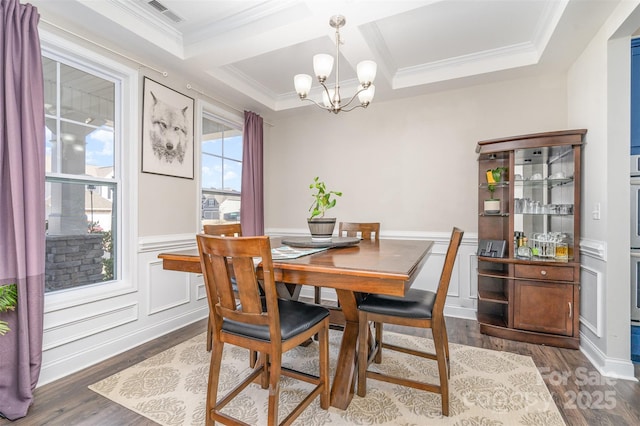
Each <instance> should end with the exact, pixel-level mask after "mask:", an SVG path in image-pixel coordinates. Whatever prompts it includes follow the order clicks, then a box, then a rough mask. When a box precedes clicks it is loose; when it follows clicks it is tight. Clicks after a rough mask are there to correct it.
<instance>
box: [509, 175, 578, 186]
mask: <svg viewBox="0 0 640 426" xmlns="http://www.w3.org/2000/svg"><path fill="white" fill-rule="evenodd" d="M572 183H573V176H572V177H568V178H563V179H552V178H547V179H537V180H531V179H529V180H523V179H517V180H515V181H514V182H513V184H514V185H515V186H516V187H521V186H522V187H533V188H538V187H547V188H554V187H556V186H563V185H569V184H572Z"/></svg>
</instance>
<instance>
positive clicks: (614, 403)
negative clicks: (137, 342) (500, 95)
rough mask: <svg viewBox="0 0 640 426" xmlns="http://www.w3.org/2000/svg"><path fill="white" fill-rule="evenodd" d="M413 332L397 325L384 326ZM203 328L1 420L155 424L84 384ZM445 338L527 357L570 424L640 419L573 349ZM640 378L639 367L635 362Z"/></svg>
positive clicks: (74, 378) (615, 386) (49, 390)
mask: <svg viewBox="0 0 640 426" xmlns="http://www.w3.org/2000/svg"><path fill="white" fill-rule="evenodd" d="M387 329H388V330H391V331H397V332H405V333H408V334H412V335H417V336H429V332H427V331H421V332H419V333H416V332H414V331H415V330H412V329H403V328H401V327H391V326H389V327H388V328H387ZM205 330H206V322H205V321H204V320H202V321H199V322H197V323H195V324H192V325H189V326H187V327H184V328H182V329H180V330H177V331H174V332H172V333H169V334H167V335H166V336H163V337H161V338H159V339H156V340H154V341H152V342H149V343H145V344H143V345H141V346H139V347H137V348H135V349H132V350H130V351H128V352H126V353H124V354H121V355H118V356H115V357H113V358H111V359H109V360H107V361H104V362H101V363H100V364H97V365H95V366H92V367H89V368H87V369H85V370H82V371H80V372H78V373H75V374H72V375H70V376H67V377H65V378H63V379H60V380H58V381H56V382H53V383H50V384H48V385H45V386H42V387H40V388H38V389H36V392H35V402H34V404H33V406H32V407H31V409H30V410H29V414H28V415H27V416H26V417H25V418H23V419H20V420H16V421H13V422H10V421H8V420H6V419H0V425H29V426H33V425H87V426H89V425H90V426H100V425H104V426H113V425H118V426H121V425H155V423H154V422H152V421H150V420H148V419H146V418H144V417H142V416H140V415H138V414H136V413H134V412H133V411H129V410H127V409H126V408H123V407H122V406H120V405H118V404H115V403H113V402H111V401H109V400H108V399H106V398H104V397H102V396H100V395H98V394H97V393H95V392H92V391H90V390H89V389H87V386H89V385H90V384H92V383H95V382H97V381H99V380H102V379H104V378H105V377H108V376H110V375H112V374H114V373H116V372H118V371H120V370H123V369H125V368H127V367H129V366H130V365H133V364H136V363H138V362H140V361H142V360H144V359H146V358H149V357H151V356H153V355H156V354H158V353H160V352H162V351H164V350H166V349H168V348H170V347H172V346H174V345H176V344H178V343H180V342H182V341H184V340H187V339H189V338H191V337H193V336H195V335H197V334H199V333H202V332H204V331H205ZM447 330H448V332H449V340H450V341H451V342H453V343H460V344H464V345H469V346H476V347H482V348H487V349H494V350H501V351H509V352H514V353H518V354H521V355H527V356H530V357H531V358H532V359H533V361H534V362H535V364H536V365H537V366H538V368H539V369H540V371H541V373H542V375H543V377H544V378H545V383H546V384H547V387H548V388H549V391H550V392H551V394H552V395H553V399H554V401H555V402H556V404H557V406H558V408H559V409H560V412H561V413H562V415H563V417H564V419H565V421H566V423H567V424H568V425H616V426H618V425H638V424H640V384H639V383H638V382H632V381H627V380H615V379H607V378H604V377H602V376H601V375H600V374H599V373H598V372H597V370H596V369H595V368H594V367H593V366H592V365H591V363H590V362H589V361H588V360H587V358H586V357H585V356H584V355H583V354H582V353H581V352H580V351H577V350H571V349H559V348H553V347H549V346H538V345H532V344H527V343H520V342H514V341H510V340H503V339H499V338H495V337H490V336H486V335H483V334H480V331H479V326H478V323H477V322H475V321H470V320H464V319H459V318H447ZM635 375H636V377H640V368H639V366H638V365H636V366H635Z"/></svg>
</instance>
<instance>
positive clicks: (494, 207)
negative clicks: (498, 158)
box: [484, 167, 507, 214]
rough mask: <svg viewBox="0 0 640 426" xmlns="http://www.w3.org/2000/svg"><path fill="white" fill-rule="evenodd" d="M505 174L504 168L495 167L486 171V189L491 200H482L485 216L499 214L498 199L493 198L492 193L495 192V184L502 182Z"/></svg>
mask: <svg viewBox="0 0 640 426" xmlns="http://www.w3.org/2000/svg"><path fill="white" fill-rule="evenodd" d="M506 172H507V168H506V167H496V168H495V169H489V170H487V189H488V190H489V193H490V194H491V198H489V199H487V200H484V212H485V213H487V214H499V213H500V199H499V198H495V197H494V195H493V193H494V192H495V190H496V184H498V183H500V182H502V177H503V174H505V173H506Z"/></svg>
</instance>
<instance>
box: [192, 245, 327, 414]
mask: <svg viewBox="0 0 640 426" xmlns="http://www.w3.org/2000/svg"><path fill="white" fill-rule="evenodd" d="M197 241H198V250H199V252H200V263H201V265H202V271H203V274H204V281H205V286H206V290H207V299H208V302H209V316H210V322H211V324H212V325H213V348H212V351H211V366H210V370H209V382H208V389H207V401H206V424H207V425H213V424H214V422H220V423H223V424H244V423H239V420H237V419H234V418H233V417H231V416H230V415H229V414H227V413H223V412H222V410H223V408H224V407H225V406H226V405H227V404H228V403H229V402H230V401H231V400H232V399H234V398H235V397H236V396H238V394H240V393H241V392H242V390H243V389H244V388H246V387H247V386H248V385H249V384H250V383H252V382H254V381H256V380H257V379H258V378H260V380H259V383H260V384H261V385H262V388H263V389H267V388H268V389H269V402H268V410H267V417H268V425H276V424H278V422H277V420H278V403H279V393H280V392H279V391H280V386H279V385H280V377H281V375H285V376H289V377H293V378H295V379H298V380H303V381H305V382H307V383H311V384H312V385H314V387H313V389H312V390H311V391H310V393H309V394H308V395H307V396H306V397H305V398H304V399H303V400H302V401H301V402H300V403H299V404H298V405H297V406H296V407H295V408H294V409H293V410H292V411H291V412H290V413H289V415H288V416H287V417H286V418H285V419H284V420H283V421H282V423H280V424H290V423H291V422H293V420H294V419H295V418H297V417H298V416H299V415H300V414H301V413H302V411H303V410H304V409H305V408H306V407H307V406H308V405H309V404H310V403H311V402H312V401H313V400H314V399H315V398H316V397H317V396H320V406H321V407H322V408H323V409H328V407H329V384H330V383H329V334H328V330H329V311H328V310H327V309H325V308H323V307H321V306H316V305H312V304H306V303H303V302H299V301H294V300H285V299H279V298H278V295H277V290H276V283H275V278H274V271H273V261H272V258H271V244H270V242H269V237H267V236H258V237H237V238H226V237H218V236H211V235H205V234H199V235H197ZM254 258H261V259H262V266H261V269H262V276H261V279H262V287H263V289H264V296H263V295H261V294H260V291H258V287H259V286H258V276H257V274H256V266H255V263H254ZM231 277H234V278H235V282H236V286H237V293H235V292H234V290H233V286H232V283H231ZM236 297H239V301H240V303H237V302H236ZM314 334H318V336H319V339H318V346H319V374H318V375H317V376H315V375H311V374H307V373H301V372H297V371H295V370H292V369H289V368H286V367H283V366H282V354H283V353H284V352H287V351H289V350H290V349H293V348H295V347H296V346H298V345H300V344H302V343H303V342H306V341H308V340H309V339H310V338H311V337H312V336H313V335H314ZM226 343H229V344H232V345H235V346H240V347H243V348H247V349H249V350H251V351H256V352H258V353H259V354H260V355H259V356H258V361H257V363H256V365H255V367H254V369H253V371H252V372H251V374H250V375H249V376H248V377H247V378H246V379H244V380H242V382H241V383H240V384H238V385H237V386H236V387H235V388H234V389H232V390H231V391H230V392H229V393H228V394H227V395H225V396H224V397H222V398H221V399H220V400H218V399H217V396H218V383H219V377H220V371H221V368H222V354H223V349H224V345H225V344H226Z"/></svg>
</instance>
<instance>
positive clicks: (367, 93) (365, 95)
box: [358, 84, 376, 106]
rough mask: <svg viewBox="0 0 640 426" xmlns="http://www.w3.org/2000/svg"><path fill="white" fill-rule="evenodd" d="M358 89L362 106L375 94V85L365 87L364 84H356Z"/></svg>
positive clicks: (367, 103)
mask: <svg viewBox="0 0 640 426" xmlns="http://www.w3.org/2000/svg"><path fill="white" fill-rule="evenodd" d="M358 90H361V92H359V93H358V100H359V101H360V104H361V105H364V106H367V105H369V104H370V103H371V101H372V100H373V95H375V94H376V86H375V85H373V84H372V85H370V86H369V87H367V88H366V89H365V88H364V86H362V85H360V86H358Z"/></svg>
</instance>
